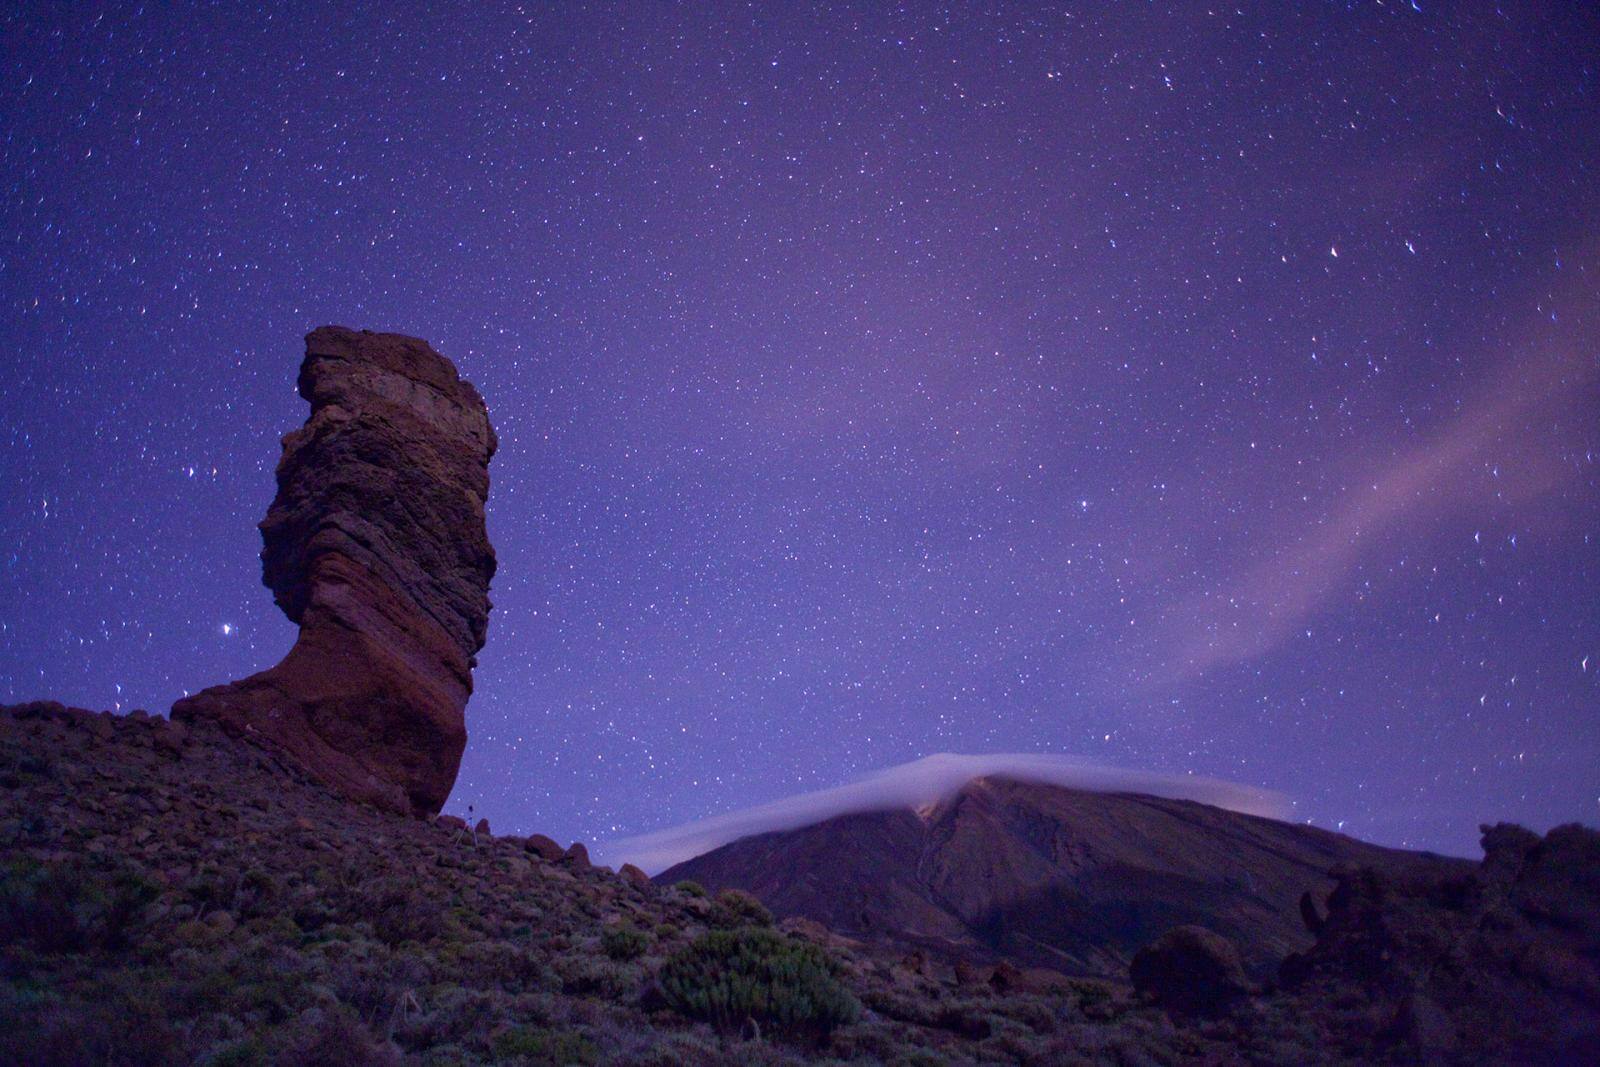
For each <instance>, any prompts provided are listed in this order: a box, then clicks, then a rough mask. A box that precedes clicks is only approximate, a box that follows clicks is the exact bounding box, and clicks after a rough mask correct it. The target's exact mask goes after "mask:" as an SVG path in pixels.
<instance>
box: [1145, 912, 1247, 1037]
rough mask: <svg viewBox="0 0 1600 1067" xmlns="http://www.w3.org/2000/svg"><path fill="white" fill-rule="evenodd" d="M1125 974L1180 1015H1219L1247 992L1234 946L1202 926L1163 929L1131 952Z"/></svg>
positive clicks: (1148, 993) (1146, 992)
mask: <svg viewBox="0 0 1600 1067" xmlns="http://www.w3.org/2000/svg"><path fill="white" fill-rule="evenodd" d="M1128 973H1129V978H1131V979H1132V981H1133V988H1134V990H1135V991H1136V992H1138V993H1140V994H1142V995H1144V996H1146V997H1148V998H1150V999H1151V1000H1154V1001H1155V1002H1156V1003H1157V1004H1160V1005H1161V1006H1163V1007H1165V1008H1168V1009H1171V1010H1173V1011H1177V1012H1181V1013H1184V1014H1195V1015H1214V1014H1219V1013H1221V1012H1223V1011H1226V1010H1227V1009H1228V1008H1229V1007H1230V1006H1231V1005H1232V1004H1233V1003H1234V1002H1236V1001H1237V1000H1239V998H1241V997H1243V996H1245V995H1246V994H1248V993H1249V992H1250V991H1251V985H1250V980H1249V979H1248V978H1247V977H1246V976H1245V972H1244V964H1243V962H1242V961H1241V960H1240V958H1239V950H1238V948H1237V947H1235V946H1234V944H1233V942H1232V941H1229V940H1228V939H1227V938H1225V937H1223V936H1222V935H1221V934H1217V933H1213V932H1212V931H1210V930H1207V929H1206V928H1205V927H1203V926H1179V927H1176V928H1174V929H1171V930H1168V931H1167V932H1166V933H1164V934H1162V935H1161V936H1160V937H1158V938H1156V939H1155V940H1154V941H1152V942H1151V943H1150V944H1148V945H1146V946H1145V947H1144V948H1142V949H1140V950H1139V951H1138V952H1137V953H1136V954H1135V955H1134V957H1133V962H1132V964H1131V965H1130V966H1129V968H1128Z"/></svg>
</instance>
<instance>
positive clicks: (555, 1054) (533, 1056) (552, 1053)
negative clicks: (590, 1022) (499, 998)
mask: <svg viewBox="0 0 1600 1067" xmlns="http://www.w3.org/2000/svg"><path fill="white" fill-rule="evenodd" d="M491 1048H492V1051H493V1053H494V1059H495V1062H496V1063H522V1064H530V1065H533V1064H536V1065H538V1067H567V1065H569V1064H591V1063H598V1062H600V1050H599V1049H597V1048H596V1047H595V1044H594V1042H593V1041H590V1040H589V1039H588V1038H586V1037H584V1036H583V1035H582V1034H576V1033H573V1032H572V1031H570V1030H546V1029H543V1028H540V1027H532V1026H518V1027H516V1028H514V1029H511V1030H507V1031H506V1032H505V1033H503V1034H501V1035H500V1036H498V1037H496V1038H495V1039H494V1044H493V1045H492V1046H491Z"/></svg>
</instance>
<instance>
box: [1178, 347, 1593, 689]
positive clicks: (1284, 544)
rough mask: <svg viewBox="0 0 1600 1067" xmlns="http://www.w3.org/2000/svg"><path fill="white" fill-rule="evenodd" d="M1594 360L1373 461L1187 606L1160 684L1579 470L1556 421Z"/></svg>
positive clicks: (1495, 390) (1517, 379)
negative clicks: (1307, 521)
mask: <svg viewBox="0 0 1600 1067" xmlns="http://www.w3.org/2000/svg"><path fill="white" fill-rule="evenodd" d="M1595 370H1596V366H1595V362H1594V360H1593V359H1592V358H1591V359H1584V358H1579V357H1576V356H1569V357H1565V358H1549V359H1544V360H1541V361H1538V362H1535V363H1531V364H1516V365H1513V366H1509V367H1506V368H1504V370H1503V371H1502V373H1501V375H1500V376H1499V378H1498V380H1496V381H1495V382H1494V383H1493V385H1492V386H1491V388H1489V389H1488V390H1486V391H1485V392H1484V393H1483V394H1482V395H1481V396H1480V397H1478V398H1477V399H1476V401H1475V402H1473V403H1471V404H1468V405H1465V406H1464V407H1463V408H1462V409H1461V411H1460V413H1459V414H1458V415H1457V416H1456V417H1455V418H1454V419H1453V420H1451V421H1450V422H1449V423H1448V424H1447V425H1446V426H1444V427H1443V428H1442V429H1441V430H1440V431H1439V432H1437V433H1436V434H1434V435H1433V436H1431V437H1429V438H1428V439H1426V440H1424V441H1422V442H1421V443H1418V444H1415V445H1413V446H1410V447H1407V448H1404V449H1402V450H1400V451H1399V452H1397V453H1394V454H1391V455H1389V456H1386V457H1382V458H1378V459H1373V460H1369V461H1368V462H1367V463H1366V465H1365V466H1364V467H1362V468H1358V470H1359V474H1358V476H1357V477H1355V478H1353V479H1351V481H1350V484H1349V487H1348V488H1347V489H1346V490H1345V491H1344V492H1343V493H1342V494H1340V495H1339V496H1338V497H1337V498H1336V499H1335V500H1334V502H1333V504H1332V506H1331V507H1330V508H1329V509H1328V510H1326V511H1325V512H1324V513H1323V514H1322V516H1321V517H1320V518H1319V519H1317V520H1316V521H1315V522H1314V523H1312V524H1311V525H1309V526H1302V527H1299V528H1291V529H1279V530H1275V531H1271V532H1270V533H1269V534H1268V537H1267V543H1268V544H1269V545H1270V546H1271V547H1270V549H1269V551H1268V554H1267V555H1266V557H1265V558H1264V559H1262V560H1261V562H1259V563H1256V564H1254V565H1253V566H1249V567H1246V568H1243V569H1242V570H1240V571H1239V572H1238V573H1235V574H1232V575H1229V576H1226V577H1225V578H1224V579H1223V580H1222V581H1221V582H1220V583H1218V584H1216V585H1215V586H1212V587H1210V588H1207V589H1204V590H1201V591H1198V592H1196V593H1194V594H1192V595H1190V596H1188V597H1186V598H1183V599H1180V600H1179V601H1178V602H1177V603H1176V605H1175V606H1174V607H1173V608H1172V609H1170V610H1169V611H1168V612H1166V613H1165V616H1164V618H1163V620H1162V623H1161V626H1160V628H1159V630H1158V634H1159V635H1160V636H1159V637H1158V640H1157V652H1156V657H1157V663H1158V666H1157V667H1156V669H1155V671H1154V672H1153V675H1152V677H1151V679H1150V681H1152V682H1153V683H1156V684H1166V683H1172V682H1179V681H1183V680H1186V679H1190V678H1194V677H1198V676H1199V675H1201V674H1204V673H1205V672H1206V671H1208V670H1210V669H1212V668H1214V667H1218V666H1224V665H1227V664H1232V663H1239V662H1242V661H1245V660H1249V659H1251V658H1254V657H1256V656H1259V655H1262V654H1263V653H1266V652H1268V651H1270V650H1271V649H1273V648H1274V647H1276V646H1277V645H1278V644H1279V643H1281V642H1282V641H1283V640H1284V639H1285V638H1286V637H1287V636H1288V635H1290V634H1291V633H1294V632H1295V631H1296V630H1297V629H1298V628H1300V627H1301V626H1302V625H1303V624H1304V623H1305V622H1306V621H1307V620H1308V619H1309V618H1310V617H1311V616H1312V615H1314V614H1315V613H1316V612H1318V611H1319V610H1321V609H1322V608H1324V607H1325V606H1326V605H1327V604H1328V603H1329V602H1330V601H1332V600H1334V599H1336V598H1338V597H1340V596H1343V595H1347V594H1350V593H1351V592H1352V590H1353V588H1354V585H1355V583H1353V582H1352V577H1353V573H1354V572H1355V571H1356V569H1357V567H1358V566H1359V565H1360V563H1361V562H1362V560H1363V558H1364V557H1365V556H1367V555H1368V554H1369V552H1370V551H1371V550H1372V549H1373V548H1374V546H1375V545H1377V544H1379V543H1382V542H1384V541H1386V540H1387V539H1388V538H1390V537H1393V536H1403V535H1406V534H1412V535H1422V534H1425V533H1427V532H1428V531H1429V530H1431V529H1432V528H1433V527H1434V526H1435V525H1436V524H1438V523H1440V522H1442V521H1445V520H1446V519H1447V518H1449V517H1451V516H1456V515H1461V514H1464V513H1469V512H1473V511H1482V510H1486V509H1490V508H1495V507H1503V506H1505V505H1518V504H1523V503H1527V502H1529V501H1531V500H1533V499H1535V498H1537V497H1540V496H1542V495H1544V494H1546V493H1548V492H1550V491H1551V490H1553V489H1555V488H1556V487H1558V486H1559V485H1560V484H1561V483H1562V482H1563V481H1565V480H1566V479H1567V478H1569V477H1572V476H1574V475H1575V474H1576V473H1577V468H1576V467H1574V466H1573V465H1572V464H1571V463H1570V462H1568V460H1567V458H1566V457H1564V455H1563V453H1562V450H1561V448H1560V444H1559V441H1557V440H1553V439H1552V438H1553V435H1552V434H1551V432H1550V431H1551V426H1552V425H1553V424H1554V423H1555V422H1556V421H1557V420H1558V419H1560V418H1561V417H1562V416H1563V415H1566V416H1569V417H1570V416H1571V415H1572V413H1573V412H1574V411H1575V409H1576V408H1577V406H1578V405H1580V404H1582V403H1584V402H1585V397H1584V393H1585V390H1586V389H1587V388H1588V387H1589V386H1590V385H1591V384H1592V383H1593V381H1594V379H1595V376H1596V375H1595Z"/></svg>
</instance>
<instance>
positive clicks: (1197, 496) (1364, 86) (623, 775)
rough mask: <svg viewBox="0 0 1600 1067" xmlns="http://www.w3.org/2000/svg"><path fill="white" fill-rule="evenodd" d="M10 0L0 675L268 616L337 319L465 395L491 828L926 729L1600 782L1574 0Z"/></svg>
mask: <svg viewBox="0 0 1600 1067" xmlns="http://www.w3.org/2000/svg"><path fill="white" fill-rule="evenodd" d="M34 6H36V5H28V4H24V5H21V7H20V8H18V7H15V6H13V7H11V8H8V9H7V12H6V13H5V14H0V50H3V51H0V56H3V68H0V75H3V78H0V115H4V116H5V120H4V123H3V124H0V191H3V201H0V202H3V205H4V206H3V211H4V223H5V225H4V227H3V228H0V236H3V237H4V238H5V240H4V243H3V244H0V307H3V309H4V313H3V314H0V352H4V353H5V355H4V361H5V363H4V373H3V374H0V700H16V699H25V698H34V697H43V696H48V697H54V698H58V699H61V700H65V701H68V702H72V703H76V704H81V705H86V706H90V707H114V706H120V707H121V708H123V709H128V708H133V707H147V708H151V709H155V710H164V709H165V708H166V706H167V705H168V704H170V703H171V701H172V700H173V699H175V698H176V697H178V696H180V695H181V694H182V693H183V692H185V691H186V690H194V689H198V688H200V687H202V686H205V685H209V684H213V683H217V682H221V681H224V680H227V679H231V678H236V677H239V676H241V675H244V674H246V673H248V672H250V671H252V670H256V669H259V668H261V667H264V666H267V665H269V664H271V663H272V662H275V661H276V660H277V658H278V657H279V656H280V655H281V654H282V653H283V652H284V651H285V650H286V649H287V647H288V645H289V644H290V642H291V640H292V628H291V627H290V625H289V624H288V623H287V621H285V620H284V619H283V618H282V617H281V616H280V615H279V614H278V613H277V611H276V609H274V608H273V606H272V602H271V597H270V595H269V594H268V593H267V592H266V590H265V589H263V588H262V587H261V585H260V575H259V563H258V560H257V552H258V550H259V539H258V535H257V533H256V530H255V523H256V522H257V521H258V520H259V519H260V518H261V516H262V515H263V514H264V512H265V509H266V506H267V503H268V501H269V500H270V499H271V497H272V492H273V482H272V469H273V465H274V464H275V462H276V460H277V455H278V443H277V438H278V436H279V435H280V434H282V433H283V432H285V431H287V430H289V429H290V428H292V427H294V426H297V425H299V424H300V422H301V421H303V419H304V417H305V414H306V409H305V406H304V404H303V403H302V402H301V401H300V400H299V399H298V397H296V396H295V394H294V376H295V370H296V367H297V365H298V361H299V358H300V354H301V339H300V338H301V335H302V334H304V333H305V332H306V331H307V330H308V329H310V328H312V327H314V326H317V325H321V324H324V323H340V324H344V325H348V326H353V327H367V328H372V329H383V330H395V331H400V332H404V333H411V334H415V335H417V336H421V337H424V338H427V339H428V340H430V341H431V342H433V344H434V345H435V346H436V347H437V348H438V349H439V350H440V351H441V352H443V353H445V354H446V355H448V356H450V357H451V358H452V359H454V360H455V361H456V363H457V364H458V365H459V366H460V367H461V369H462V371H463V373H464V374H466V375H467V376H468V377H470V378H471V379H472V380H473V381H474V382H475V383H476V384H477V385H478V386H479V388H480V389H481V390H482V392H483V394H484V396H485V398H486V399H487V401H488V403H489V408H490V415H491V418H492V419H493V420H494V422H495V425H496V427H497V428H498V430H499V432H500V437H501V441H502V448H501V451H500V453H499V455H498V456H497V457H496V459H495V462H494V466H493V468H492V472H491V473H492V476H493V478H494V488H493V492H492V495H491V499H490V535H491V537H492V538H493V540H494V542H495V545H496V547H497V549H498V551H499V554H500V560H501V570H500V574H499V576H498V577H497V579H496V582H495V587H494V590H493V594H492V596H493V599H494V602H495V604H496V609H495V613H494V616H493V618H492V620H491V624H490V631H489V644H488V646H487V647H486V648H485V650H484V653H483V655H482V657H481V661H480V662H481V666H480V669H479V671H478V692H477V695H476V696H475V697H474V699H473V701H472V704H471V705H470V706H469V708H468V712H467V715H468V729H469V732H470V735H471V740H470V742H469V744H468V751H467V755H466V759H465V762H464V765H463V769H462V775H461V779H460V781H459V782H458V784H457V787H456V792H455V796H454V798H453V799H452V802H451V808H452V809H462V810H464V808H465V806H466V804H467V803H469V802H470V803H473V804H475V805H476V807H477V809H478V810H479V811H481V812H484V813H486V814H488V815H489V817H490V819H491V820H492V822H493V823H494V825H495V826H496V828H497V829H502V830H522V831H533V830H538V831H543V832H546V833H550V834H552V835H554V836H557V837H560V838H562V839H563V840H570V839H575V838H583V839H586V840H595V839H597V838H605V837H611V836H617V835H625V834H638V833H644V832H647V831H650V830H654V829H658V828H661V827H664V826H668V825H671V824H676V823H681V822H685V821H690V820H695V819H700V818H704V817H709V816H714V815H718V814H721V813H725V812H728V811H731V810H734V809H737V808H743V807H747V806H752V805H757V804H762V803H766V802H770V801H773V800H775V799H778V798H780V797H783V796H787V795H790V794H794V793H798V792H804V791H810V790H815V789H819V788H824V787H829V786H833V785H836V784H838V783H840V782H843V781H845V780H847V779H850V778H852V777H854V776H857V775H859V774H863V773H866V772H869V771H872V770H874V769H877V768H882V767H886V766H890V765H893V764H899V763H903V762H906V761H909V760H913V759H917V758H920V757H923V756H926V755H929V754H932V753H937V752H963V753H993V752H1038V753H1055V754H1063V755H1069V756H1074V757H1078V758H1081V759H1086V760H1091V761H1094V762H1097V763H1103V764H1111V765H1116V766H1121V767H1127V768H1137V769H1142V770H1145V771H1148V772H1151V773H1155V774H1168V775H1171V774H1177V775H1183V774H1189V773H1193V774H1196V775H1205V776H1209V777H1214V778H1221V779H1227V780H1232V781H1237V782H1240V783H1244V784H1246V785H1249V786H1252V787H1260V788H1266V789H1270V790H1274V791H1280V792H1282V793H1284V794H1286V795H1288V796H1289V797H1290V798H1292V799H1293V800H1294V801H1295V809H1294V810H1295V812H1296V817H1299V818H1305V819H1312V820H1314V821H1316V822H1317V823H1318V824H1319V825H1324V826H1330V827H1336V826H1340V825H1342V826H1343V828H1344V829H1345V830H1346V831H1348V832H1351V833H1354V834H1357V835H1358V836H1362V837H1366V838H1370V839H1373V840H1377V841H1381V842H1385V843H1392V844H1408V845H1412V846H1417V847H1431V848H1436V849H1442V850H1450V851H1459V852H1471V851H1474V848H1475V841H1476V835H1477V830H1476V828H1477V824H1478V823H1479V822H1483V821H1493V820H1499V819H1513V820H1517V821H1521V822H1524V823H1527V824H1530V825H1533V826H1535V827H1538V828H1541V829H1542V828H1544V827H1547V826H1549V825H1551V824H1554V823H1557V822H1562V821H1570V820H1573V819H1581V820H1584V821H1587V822H1590V823H1594V822H1596V821H1600V355H1597V353H1600V166H1597V164H1600V148H1597V146H1600V83H1597V78H1600V46H1597V45H1596V43H1595V42H1597V41H1600V15H1597V14H1596V13H1595V11H1594V10H1593V9H1592V8H1590V9H1589V10H1585V8H1586V7H1587V5H1581V4H1570V3H1564V2H1563V3H1555V2H1552V3H1549V4H1503V5H1499V6H1497V7H1495V6H1490V5H1444V4H1436V3H1433V2H1428V0H1423V2H1422V3H1421V4H1420V7H1421V10H1420V11H1418V10H1416V7H1417V6H1418V5H1413V4H1410V3H1406V2H1389V3H1387V4H1379V3H1376V2H1374V3H1364V4H1351V5H1348V7H1347V8H1339V7H1338V6H1337V5H1332V4H1308V5H1294V6H1291V5H1285V4H1271V5H1258V6H1255V7H1253V8H1252V10H1253V11H1254V12H1255V13H1254V14H1248V13H1247V14H1243V15H1241V14H1238V13H1237V12H1235V11H1234V10H1233V6H1232V5H1225V6H1222V7H1217V8H1215V11H1214V12H1208V11H1207V10H1206V8H1205V6H1204V5H1199V4H1178V5H1173V6H1172V7H1171V8H1170V9H1167V8H1166V7H1164V6H1162V5H1154V4H1127V5H1116V6H1115V7H1114V8H1110V9H1108V8H1107V6H1106V5H1099V4H1085V5H1060V6H1058V7H1056V8H1054V9H1047V8H1046V5H1036V4H1028V5H1015V6H1012V5H985V6H984V7H983V8H982V9H981V11H980V9H979V8H977V6H975V5H963V6H960V7H958V8H955V9H954V10H952V11H951V12H949V13H938V12H937V11H936V9H934V8H933V7H932V6H931V5H924V4H911V5H906V7H904V8H903V9H898V10H891V9H887V8H886V7H885V6H883V5H868V4H863V5H849V6H847V5H823V6H815V7H812V6H805V5H798V4H787V3H784V4H772V5H755V6H745V7H734V6H731V5H716V6H711V5H688V6H669V5H641V4H622V5H617V6H614V7H598V8H596V7H577V6H574V5H559V4H558V5H544V4H527V5H523V7H522V9H521V10H520V11H519V10H517V9H515V8H501V7H500V6H499V5H470V6H469V5H463V6H462V8H461V10H458V11H456V12H455V13H452V14H448V15H443V14H433V15H429V14H424V13H422V12H421V10H420V9H422V8H423V7H425V6H435V5H371V6H363V7H362V8H361V11H362V12H363V13H361V14H334V13H330V11H331V8H334V7H338V8H341V9H344V10H349V9H348V8H346V6H345V5H321V4H307V5H284V6H278V7H264V8H261V9H259V10H255V11H244V10H243V8H242V6H239V5H224V6H222V7H213V6H205V7H196V8H194V9H192V10H186V9H184V8H183V7H182V6H181V5H177V4H171V5H168V4H144V5H124V4H110V3H107V4H92V5H48V7H47V10H44V11H32V10H28V9H29V8H31V7H34ZM404 7H412V8H416V9H419V10H418V11H416V12H415V13H410V14H408V13H405V12H404V11H402V8H404ZM63 9H66V10H63ZM1463 9H1465V10H1463Z"/></svg>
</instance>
